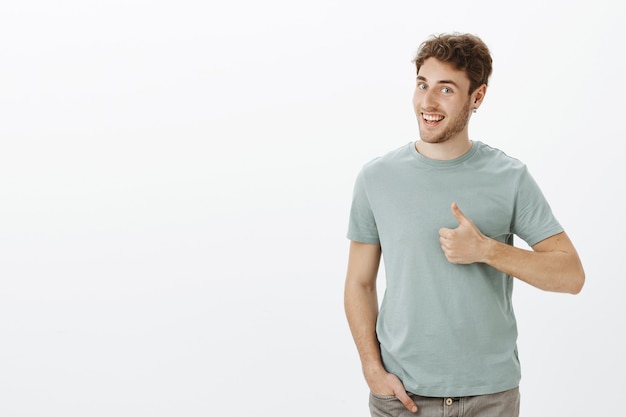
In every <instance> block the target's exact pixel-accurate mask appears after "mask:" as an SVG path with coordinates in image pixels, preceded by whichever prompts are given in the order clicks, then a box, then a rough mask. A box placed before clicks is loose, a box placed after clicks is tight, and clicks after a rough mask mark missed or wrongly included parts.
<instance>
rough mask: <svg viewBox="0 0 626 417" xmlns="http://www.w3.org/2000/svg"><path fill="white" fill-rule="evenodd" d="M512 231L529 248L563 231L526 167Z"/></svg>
mask: <svg viewBox="0 0 626 417" xmlns="http://www.w3.org/2000/svg"><path fill="white" fill-rule="evenodd" d="M512 231H513V233H515V234H516V235H517V236H519V237H520V238H521V239H523V240H524V241H525V242H526V243H527V244H528V245H529V246H533V245H535V244H536V243H539V242H541V241H542V240H544V239H547V238H549V237H550V236H554V235H556V234H557V233H561V232H562V231H563V228H562V227H561V225H560V224H559V222H558V221H557V219H556V218H555V216H554V214H553V213H552V209H551V208H550V205H549V204H548V201H547V200H546V198H545V197H544V195H543V193H542V192H541V189H540V188H539V186H538V185H537V183H536V182H535V180H534V179H533V177H532V176H531V175H530V172H528V169H527V168H526V167H524V169H523V171H522V173H521V176H520V179H519V182H518V187H517V193H516V197H515V209H514V215H513V224H512Z"/></svg>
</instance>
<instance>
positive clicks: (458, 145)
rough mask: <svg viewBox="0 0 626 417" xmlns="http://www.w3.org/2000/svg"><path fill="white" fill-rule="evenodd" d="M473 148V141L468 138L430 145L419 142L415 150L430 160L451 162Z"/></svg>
mask: <svg viewBox="0 0 626 417" xmlns="http://www.w3.org/2000/svg"><path fill="white" fill-rule="evenodd" d="M471 148H472V141H470V140H469V139H468V138H464V139H460V140H454V141H453V140H447V141H445V142H441V143H430V142H424V141H423V140H418V141H416V142H415V149H417V152H419V153H420V154H422V155H423V156H425V157H426V158H428V159H434V160H437V161H450V160H452V159H456V158H458V157H460V156H462V155H464V154H466V153H467V152H468V151H469V150H470V149H471Z"/></svg>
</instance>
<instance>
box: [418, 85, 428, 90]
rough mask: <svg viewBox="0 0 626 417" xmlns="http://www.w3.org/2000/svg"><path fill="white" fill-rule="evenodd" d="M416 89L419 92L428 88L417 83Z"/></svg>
mask: <svg viewBox="0 0 626 417" xmlns="http://www.w3.org/2000/svg"><path fill="white" fill-rule="evenodd" d="M417 88H418V89H419V90H426V89H427V88H428V87H427V86H426V84H424V83H419V84H417Z"/></svg>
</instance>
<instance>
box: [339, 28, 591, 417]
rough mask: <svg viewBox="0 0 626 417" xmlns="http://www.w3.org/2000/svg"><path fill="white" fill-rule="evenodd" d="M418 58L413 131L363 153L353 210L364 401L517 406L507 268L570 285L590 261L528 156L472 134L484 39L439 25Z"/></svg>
mask: <svg viewBox="0 0 626 417" xmlns="http://www.w3.org/2000/svg"><path fill="white" fill-rule="evenodd" d="M414 62H415V65H416V70H417V85H416V88H415V93H414V97H413V106H414V109H415V114H416V116H417V121H418V126H419V133H420V140H417V141H415V142H412V143H409V144H407V145H405V146H402V147H400V148H399V149H397V150H395V151H392V152H389V153H388V154H386V155H384V156H382V157H380V158H376V159H374V160H373V161H371V162H369V163H367V164H366V165H364V166H363V168H362V170H361V172H360V173H359V175H358V177H357V179H356V182H355V187H354V196H353V202H352V207H351V211H350V222H349V228H348V238H349V239H350V240H351V243H350V254H349V260H348V270H347V276H346V284H345V309H346V316H347V319H348V323H349V325H350V330H351V332H352V335H353V338H354V341H355V344H356V347H357V350H358V352H359V356H360V360H361V363H362V367H363V373H364V376H365V379H366V381H367V384H368V386H369V388H370V391H371V393H370V403H369V404H370V410H371V413H372V416H383V415H384V416H404V415H414V414H413V413H419V415H420V416H423V417H429V416H444V415H445V416H448V415H461V414H460V413H461V412H463V414H462V415H463V416H466V417H472V416H481V417H487V416H490V417H495V416H497V417H508V416H518V415H519V390H518V385H519V382H520V364H519V361H518V356H517V346H516V340H517V328H516V321H515V316H514V313H513V307H512V304H511V295H512V290H513V279H514V278H513V277H516V278H517V279H520V280H522V281H524V282H526V283H528V284H530V285H533V286H535V287H537V288H539V289H542V290H546V291H556V292H564V293H571V294H577V293H578V292H580V290H581V289H582V286H583V284H584V280H585V274H584V270H583V267H582V265H581V262H580V259H579V257H578V254H577V253H576V250H575V248H574V246H573V244H572V242H571V241H570V239H569V238H568V236H567V235H566V233H565V232H564V231H563V228H562V227H561V226H560V224H559V223H558V221H557V220H556V218H555V217H554V215H553V213H552V211H551V209H550V206H549V204H548V203H547V202H546V200H545V198H544V196H543V195H542V193H541V191H540V189H539V187H538V186H537V184H536V183H535V181H534V180H533V178H532V177H531V175H530V174H529V173H528V170H527V169H526V166H525V165H524V164H522V163H521V162H520V161H518V160H516V159H514V158H511V157H509V156H507V155H506V154H504V153H503V152H501V151H499V150H497V149H494V148H492V147H489V146H487V145H486V144H484V143H482V142H479V141H471V140H470V139H469V134H468V122H469V120H470V117H471V115H472V112H475V111H476V110H477V109H478V108H479V107H480V105H481V104H482V102H483V100H484V98H485V94H486V92H487V84H488V80H489V77H490V75H491V70H492V60H491V55H490V52H489V49H488V48H487V46H486V45H485V44H484V43H483V42H482V41H481V40H480V39H479V38H478V37H476V36H474V35H470V34H443V35H439V36H434V37H432V38H431V39H429V40H427V41H425V42H424V43H422V45H421V46H420V48H419V50H418V53H417V56H416V58H415V61H414ZM514 235H517V236H518V237H519V238H521V239H523V240H524V241H525V242H527V243H528V245H529V246H530V247H531V248H532V250H525V249H522V248H518V247H515V246H513V237H514ZM381 257H382V258H383V259H384V266H385V271H386V279H387V283H386V290H385V295H384V299H383V301H382V304H381V306H380V312H379V309H378V298H377V292H376V278H377V274H378V267H379V262H380V260H381ZM418 410H419V411H418Z"/></svg>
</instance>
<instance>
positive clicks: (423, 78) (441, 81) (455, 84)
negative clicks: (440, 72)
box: [417, 75, 459, 88]
mask: <svg viewBox="0 0 626 417" xmlns="http://www.w3.org/2000/svg"><path fill="white" fill-rule="evenodd" d="M417 79H418V80H420V81H428V80H427V79H426V77H423V76H421V75H418V76H417ZM437 84H452V85H453V86H455V87H456V88H459V86H458V84H457V83H455V82H454V81H452V80H439V81H437Z"/></svg>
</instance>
